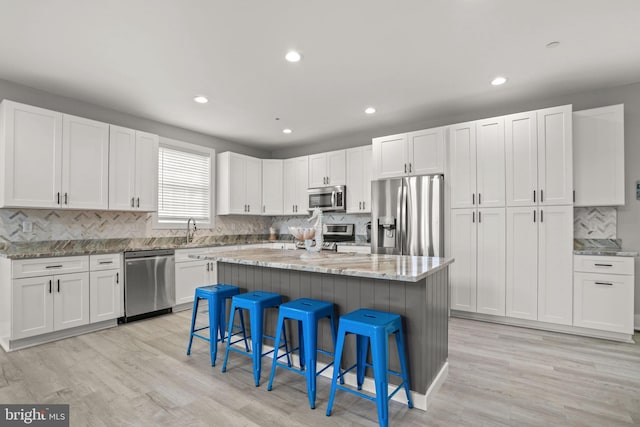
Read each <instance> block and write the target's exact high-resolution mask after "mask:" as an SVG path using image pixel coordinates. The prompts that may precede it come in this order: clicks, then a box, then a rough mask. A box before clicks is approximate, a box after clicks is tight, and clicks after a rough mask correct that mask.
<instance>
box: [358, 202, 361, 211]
mask: <svg viewBox="0 0 640 427" xmlns="http://www.w3.org/2000/svg"><path fill="white" fill-rule="evenodd" d="M358 210H359V211H361V210H362V202H358Z"/></svg>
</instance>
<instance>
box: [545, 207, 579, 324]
mask: <svg viewBox="0 0 640 427" xmlns="http://www.w3.org/2000/svg"><path fill="white" fill-rule="evenodd" d="M539 212H540V223H539V224H538V230H539V239H540V240H539V245H538V320H539V321H541V322H550V323H558V324H562V325H571V323H572V321H573V207H572V206H545V207H541V208H540V210H539Z"/></svg>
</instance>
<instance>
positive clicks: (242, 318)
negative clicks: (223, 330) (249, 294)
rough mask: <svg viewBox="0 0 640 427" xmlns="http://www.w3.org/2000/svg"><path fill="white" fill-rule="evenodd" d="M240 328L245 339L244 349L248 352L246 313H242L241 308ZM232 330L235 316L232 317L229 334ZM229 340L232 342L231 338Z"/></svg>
mask: <svg viewBox="0 0 640 427" xmlns="http://www.w3.org/2000/svg"><path fill="white" fill-rule="evenodd" d="M232 312H233V311H232ZM240 329H242V338H243V339H244V349H245V350H246V351H247V353H248V352H249V344H248V343H247V330H246V329H245V328H244V315H243V314H242V310H240ZM232 330H233V317H232V318H231V324H230V325H229V335H231V331H232ZM229 342H231V340H229Z"/></svg>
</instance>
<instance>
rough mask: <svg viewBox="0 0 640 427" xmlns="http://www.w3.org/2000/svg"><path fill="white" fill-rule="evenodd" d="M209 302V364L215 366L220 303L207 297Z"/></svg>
mask: <svg viewBox="0 0 640 427" xmlns="http://www.w3.org/2000/svg"><path fill="white" fill-rule="evenodd" d="M208 303H209V353H210V355H211V366H216V357H217V355H218V328H220V305H219V304H218V303H217V301H214V298H209V299H208Z"/></svg>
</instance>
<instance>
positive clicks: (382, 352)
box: [327, 308, 413, 427]
mask: <svg viewBox="0 0 640 427" xmlns="http://www.w3.org/2000/svg"><path fill="white" fill-rule="evenodd" d="M347 334H356V335H357V337H356V348H357V350H356V353H357V356H356V363H355V365H353V366H351V367H350V368H347V369H346V370H344V371H343V372H342V375H344V374H345V373H347V372H349V371H350V370H352V369H353V368H356V378H357V384H358V390H362V383H363V382H364V371H365V368H366V367H367V366H368V367H373V376H374V379H375V384H376V396H375V397H371V396H368V395H366V394H364V393H361V392H358V391H355V390H353V389H350V388H347V387H345V386H343V385H340V384H337V383H336V380H337V376H338V370H337V369H335V370H334V371H333V380H332V381H331V393H330V395H329V404H328V407H327V416H329V415H331V408H332V407H333V399H334V397H335V393H336V389H341V390H344V391H348V392H349V393H352V394H355V395H356V396H360V397H364V398H365V399H368V400H371V401H373V402H376V404H377V406H378V422H379V423H380V425H381V426H383V427H387V426H388V425H389V399H391V398H392V397H393V396H394V395H395V394H396V393H397V392H398V391H399V390H400V389H401V388H404V391H405V393H406V394H407V403H408V405H409V408H413V401H412V400H411V395H410V394H409V375H408V372H407V358H406V355H405V348H404V336H403V335H404V334H403V331H402V320H401V318H400V316H399V315H398V314H393V313H387V312H384V311H376V310H369V309H364V308H361V309H360V310H356V311H353V312H351V313H348V314H345V315H344V316H342V317H340V321H339V326H338V341H337V344H336V359H335V364H336V366H340V359H341V358H342V350H343V348H344V339H345V336H346V335H347ZM390 334H395V336H396V344H397V347H398V353H399V354H398V356H399V359H400V368H401V370H402V372H394V371H392V370H390V369H389V335H390ZM369 340H371V351H372V354H371V359H372V362H373V366H371V365H369V364H368V363H366V360H367V351H368V349H369ZM388 374H391V375H395V376H398V377H401V378H402V383H401V384H400V385H399V386H398V387H396V389H395V390H394V391H393V392H392V393H391V394H388V392H389V390H388V389H389V380H388Z"/></svg>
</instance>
